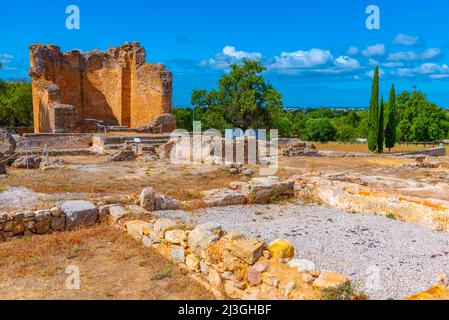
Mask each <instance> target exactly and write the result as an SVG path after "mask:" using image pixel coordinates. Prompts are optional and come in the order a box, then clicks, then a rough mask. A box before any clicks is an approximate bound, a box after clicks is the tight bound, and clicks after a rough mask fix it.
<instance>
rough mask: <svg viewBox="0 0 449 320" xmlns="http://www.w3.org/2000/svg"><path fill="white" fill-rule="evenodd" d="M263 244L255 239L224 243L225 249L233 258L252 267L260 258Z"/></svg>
mask: <svg viewBox="0 0 449 320" xmlns="http://www.w3.org/2000/svg"><path fill="white" fill-rule="evenodd" d="M264 247H265V244H264V243H263V242H261V241H259V240H258V239H256V238H252V239H241V240H233V241H229V242H227V243H226V249H227V250H228V251H229V252H230V253H231V254H232V255H234V256H235V257H238V258H240V259H242V260H243V261H245V262H246V263H248V264H250V265H252V264H254V263H255V262H256V261H257V260H258V259H259V258H260V257H261V256H262V251H263V249H264Z"/></svg>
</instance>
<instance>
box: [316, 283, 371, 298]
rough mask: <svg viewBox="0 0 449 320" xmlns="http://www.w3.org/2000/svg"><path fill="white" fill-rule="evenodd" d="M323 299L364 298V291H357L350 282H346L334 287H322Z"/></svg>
mask: <svg viewBox="0 0 449 320" xmlns="http://www.w3.org/2000/svg"><path fill="white" fill-rule="evenodd" d="M323 299H324V300H366V295H365V294H364V293H360V292H357V291H356V290H355V289H354V287H353V286H352V284H351V282H349V281H348V282H346V283H344V284H342V285H340V286H338V287H335V288H326V289H323Z"/></svg>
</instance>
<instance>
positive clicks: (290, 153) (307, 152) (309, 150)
mask: <svg viewBox="0 0 449 320" xmlns="http://www.w3.org/2000/svg"><path fill="white" fill-rule="evenodd" d="M283 155H284V156H286V157H299V156H316V155H318V150H317V149H316V147H315V145H313V144H312V143H310V142H306V141H301V140H299V139H292V140H290V142H289V143H288V147H287V150H285V151H284V152H283Z"/></svg>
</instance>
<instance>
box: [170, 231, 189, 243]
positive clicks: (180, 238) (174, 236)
mask: <svg viewBox="0 0 449 320" xmlns="http://www.w3.org/2000/svg"><path fill="white" fill-rule="evenodd" d="M165 240H167V241H168V242H169V243H171V244H181V243H183V242H184V241H185V240H187V235H186V233H185V232H184V231H183V230H169V231H167V232H165Z"/></svg>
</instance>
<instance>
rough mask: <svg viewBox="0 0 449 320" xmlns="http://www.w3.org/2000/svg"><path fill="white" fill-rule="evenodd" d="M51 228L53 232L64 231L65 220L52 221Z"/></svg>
mask: <svg viewBox="0 0 449 320" xmlns="http://www.w3.org/2000/svg"><path fill="white" fill-rule="evenodd" d="M51 228H52V230H53V231H64V229H65V218H58V219H53V220H52V221H51Z"/></svg>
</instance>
